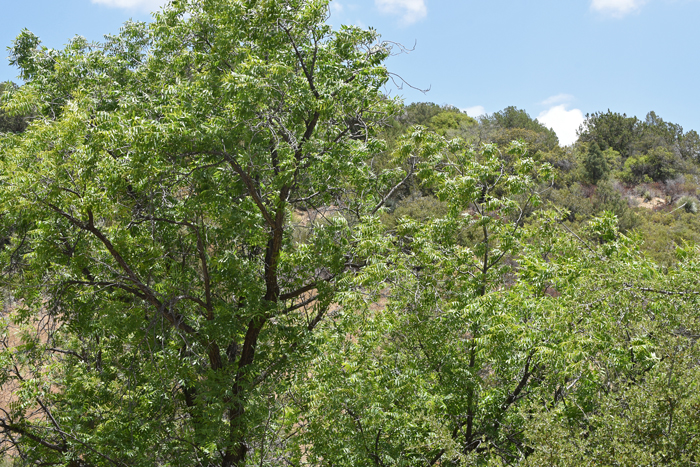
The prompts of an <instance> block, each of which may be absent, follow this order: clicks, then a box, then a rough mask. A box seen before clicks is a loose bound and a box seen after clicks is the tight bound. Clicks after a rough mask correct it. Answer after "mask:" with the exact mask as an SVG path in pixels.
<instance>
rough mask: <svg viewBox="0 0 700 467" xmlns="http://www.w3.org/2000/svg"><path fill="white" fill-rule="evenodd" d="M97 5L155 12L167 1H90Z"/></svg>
mask: <svg viewBox="0 0 700 467" xmlns="http://www.w3.org/2000/svg"><path fill="white" fill-rule="evenodd" d="M90 1H91V2H92V3H97V4H98V5H105V6H108V7H113V8H127V9H131V10H143V11H155V10H157V9H159V8H160V7H162V6H163V5H165V4H166V3H168V0H90Z"/></svg>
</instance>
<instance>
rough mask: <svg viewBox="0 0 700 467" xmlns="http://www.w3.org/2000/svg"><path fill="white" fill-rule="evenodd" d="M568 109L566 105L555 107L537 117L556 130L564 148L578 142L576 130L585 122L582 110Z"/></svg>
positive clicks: (542, 122)
mask: <svg viewBox="0 0 700 467" xmlns="http://www.w3.org/2000/svg"><path fill="white" fill-rule="evenodd" d="M545 102H546V101H545ZM566 107H567V105H566V104H561V105H555V106H554V107H551V108H549V109H548V110H545V111H543V112H542V113H540V114H539V115H538V116H537V120H539V122H540V123H541V124H543V125H544V126H546V127H549V128H551V129H552V130H554V132H555V133H556V134H557V136H558V137H559V144H561V145H562V146H568V145H570V144H572V143H574V142H575V141H576V130H578V127H579V126H581V124H582V123H583V121H584V117H583V112H581V110H579V109H571V110H566Z"/></svg>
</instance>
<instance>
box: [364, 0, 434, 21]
mask: <svg viewBox="0 0 700 467" xmlns="http://www.w3.org/2000/svg"><path fill="white" fill-rule="evenodd" d="M374 4H375V5H376V6H377V8H379V11H381V12H383V13H389V14H392V15H400V16H401V22H402V23H403V24H405V25H409V24H413V23H415V22H416V21H418V20H420V19H423V18H425V17H426V16H427V15H428V7H427V6H425V0H374Z"/></svg>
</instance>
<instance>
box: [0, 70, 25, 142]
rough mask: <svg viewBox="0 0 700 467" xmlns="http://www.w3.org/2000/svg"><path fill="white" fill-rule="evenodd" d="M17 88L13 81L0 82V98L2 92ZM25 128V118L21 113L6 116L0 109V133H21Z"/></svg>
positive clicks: (9, 91)
mask: <svg viewBox="0 0 700 467" xmlns="http://www.w3.org/2000/svg"><path fill="white" fill-rule="evenodd" d="M16 88H17V86H16V85H15V84H14V83H10V82H6V83H0V98H2V95H3V94H4V93H11V92H12V91H14V90H15V89H16ZM25 128H27V119H26V118H25V116H23V115H15V116H8V115H5V113H4V112H2V111H1V110H0V133H21V132H23V131H24V130H25Z"/></svg>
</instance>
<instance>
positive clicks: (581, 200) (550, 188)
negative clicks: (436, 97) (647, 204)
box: [0, 0, 700, 467]
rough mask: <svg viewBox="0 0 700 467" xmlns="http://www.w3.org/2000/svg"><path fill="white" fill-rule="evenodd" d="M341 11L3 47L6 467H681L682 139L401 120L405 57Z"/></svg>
mask: <svg viewBox="0 0 700 467" xmlns="http://www.w3.org/2000/svg"><path fill="white" fill-rule="evenodd" d="M328 13H329V10H328V2H327V1H325V0H269V1H264V2H263V1H259V0H205V1H200V0H178V1H173V2H171V3H169V4H168V5H167V6H166V7H165V8H164V10H163V11H162V12H160V13H157V14H156V15H155V16H154V21H153V22H152V23H151V24H143V23H134V22H129V23H126V24H125V25H124V27H123V28H122V30H121V31H120V33H119V34H117V35H111V36H106V37H105V40H104V41H103V42H101V43H89V42H88V41H86V40H85V39H84V38H81V37H76V38H74V39H73V40H71V42H70V43H69V44H68V45H67V46H66V47H65V48H64V49H62V50H53V49H48V48H45V47H43V46H42V44H41V41H40V40H39V38H38V37H36V36H35V35H34V34H32V33H31V32H29V31H26V30H25V31H22V32H21V33H20V35H19V36H18V38H17V39H16V41H15V42H14V44H13V46H12V47H11V49H10V53H11V57H10V58H11V60H12V62H13V63H14V64H16V65H17V66H18V67H19V68H20V72H21V76H22V78H23V79H24V80H25V83H24V84H23V85H21V86H14V85H5V86H4V91H7V92H5V93H4V97H3V107H2V112H3V113H2V114H0V118H2V119H4V118H7V119H8V120H0V122H2V124H3V125H6V124H5V123H4V122H19V123H21V125H19V126H14V127H13V126H5V127H3V128H9V131H8V130H7V129H3V130H2V131H0V164H1V165H2V169H1V170H0V183H2V190H1V191H0V265H1V267H2V274H1V275H0V278H1V279H0V288H1V290H2V291H3V294H4V302H5V313H4V316H3V321H2V323H3V334H2V339H1V342H2V348H1V349H0V386H1V388H2V390H3V394H7V401H5V402H4V403H0V450H1V451H2V452H3V454H5V455H6V460H7V462H10V463H12V464H13V465H17V466H22V467H24V466H29V465H62V466H67V467H93V466H95V467H97V466H99V467H102V466H144V467H145V466H149V467H150V466H183V467H184V466H202V467H209V466H222V467H233V466H235V467H242V466H252V465H259V466H278V467H282V466H285V467H288V466H319V467H321V466H328V467H330V466H347V467H351V466H352V467H354V466H363V465H370V466H377V467H389V466H393V467H399V466H406V467H408V466H437V465H440V466H449V467H452V466H466V465H478V466H496V465H501V466H503V465H512V466H515V465H522V466H528V465H532V466H540V465H560V466H569V465H581V464H583V463H592V464H596V465H598V464H600V465H621V466H627V465H629V466H632V465H635V466H637V465H662V464H663V465H678V466H685V465H693V464H694V463H697V462H698V461H699V459H698V456H699V454H698V453H700V446H699V445H698V440H700V424H698V420H700V403H699V401H698V394H700V391H698V387H699V385H700V372H699V371H698V369H699V368H700V367H699V366H698V364H697V362H698V358H699V357H700V355H698V346H697V345H696V341H697V338H698V335H700V322H698V316H697V313H696V310H697V307H698V305H699V303H698V300H700V292H699V291H698V290H697V274H698V271H699V270H700V251H699V250H698V248H696V247H695V246H694V245H692V244H690V243H683V240H686V239H688V238H692V237H690V235H691V234H689V233H687V232H693V231H697V229H696V228H695V226H697V225H698V221H697V216H695V214H694V212H693V208H692V207H693V206H695V208H696V207H697V205H696V204H693V203H694V202H695V201H694V200H695V199H696V198H695V197H694V195H693V193H691V192H690V190H691V189H692V186H691V185H692V184H691V182H690V181H688V180H691V176H692V175H694V173H695V172H694V171H696V168H695V167H696V166H695V163H696V162H697V153H698V151H697V147H696V146H697V145H698V144H697V143H698V138H697V133H695V132H692V131H691V132H687V133H684V132H683V129H682V128H680V126H678V125H675V124H672V123H669V122H665V121H663V119H661V118H660V117H658V116H657V115H656V114H654V113H650V114H649V115H648V116H647V118H646V120H644V121H640V120H638V119H636V118H634V117H632V118H628V117H626V116H625V115H620V114H616V113H612V112H610V111H608V112H607V113H596V114H593V115H589V116H587V120H586V123H585V124H584V126H583V127H582V129H581V132H580V140H579V141H578V142H577V143H576V144H575V145H573V146H570V147H568V148H561V147H559V145H558V139H557V138H556V134H555V133H554V132H553V131H552V130H551V129H548V128H545V127H544V126H543V125H542V124H541V123H540V122H538V121H537V120H536V119H532V118H531V117H530V116H529V115H528V114H527V112H525V111H524V110H519V109H517V108H515V107H507V108H506V109H504V110H503V111H500V112H496V113H494V114H492V115H489V116H485V117H482V118H480V119H479V120H475V119H473V118H471V117H469V116H467V115H466V114H465V113H463V112H461V111H459V110H458V109H456V108H454V107H452V106H440V105H436V104H431V103H417V104H410V105H407V106H404V105H403V104H402V103H401V102H400V101H398V100H393V99H390V98H388V97H387V96H386V95H385V93H384V92H383V91H384V85H385V84H386V83H387V80H388V79H389V78H390V73H389V71H388V70H387V68H386V67H385V61H386V59H387V58H388V57H389V55H390V53H391V43H390V42H385V41H383V40H382V39H381V38H380V36H379V35H378V33H377V32H376V31H374V30H371V29H370V30H363V29H361V28H358V27H354V26H343V27H341V28H339V29H337V30H334V29H332V28H331V27H330V26H329V25H328V24H326V20H327V18H328ZM13 119H14V120H13ZM513 140H515V141H513ZM684 177H687V179H686V178H684ZM624 183H627V184H628V185H629V187H627V186H625V185H624ZM638 184H639V185H638ZM637 187H642V188H643V189H645V190H657V191H656V192H658V193H661V190H662V189H663V190H664V191H663V193H664V194H665V195H666V196H668V199H669V200H670V201H669V202H668V203H666V204H667V205H665V206H664V209H665V211H661V210H657V211H652V212H651V214H650V215H649V216H646V217H648V218H649V219H651V220H648V219H646V218H645V219H640V218H641V217H643V216H638V215H637V214H635V213H636V212H639V211H635V210H634V209H641V208H633V207H631V206H630V204H629V203H628V201H627V199H628V198H625V197H624V196H628V191H625V190H634V189H637ZM642 195H643V197H644V198H646V197H647V195H649V196H648V197H649V198H653V195H652V194H650V193H642ZM681 196H683V197H681ZM676 201H677V202H678V203H681V202H682V204H679V205H678V206H676V207H674V206H673V203H675V202H676ZM681 208H684V209H681ZM695 211H697V209H695ZM655 216H661V219H660V220H659V221H658V223H659V224H663V223H664V222H666V223H669V219H672V220H673V222H675V224H673V225H674V226H676V227H677V226H679V225H680V226H684V228H685V229H686V230H685V231H680V232H677V231H674V230H672V229H666V230H664V231H663V232H664V233H663V234H662V235H654V237H653V239H654V241H658V242H662V241H664V242H666V243H664V246H663V247H662V248H663V249H664V250H663V251H664V255H665V256H664V258H667V259H668V258H669V256H672V257H673V258H672V261H671V260H668V261H667V262H665V263H664V262H661V261H658V260H657V258H656V256H655V255H654V254H649V253H647V252H646V250H645V249H644V248H646V247H645V244H644V243H643V241H642V237H643V236H644V235H645V232H655V231H654V230H652V229H651V228H648V224H644V222H652V220H653V221H654V222H657V221H656V220H654V219H655ZM639 225H643V226H645V227H646V228H648V230H647V231H642V233H639V232H637V231H635V230H634V227H635V226H639ZM669 236H673V239H672V241H666V239H668V237H669ZM669 245H672V247H673V250H672V252H670V253H669V252H668V249H669V248H670V247H669ZM660 249H661V248H660ZM660 249H659V251H660Z"/></svg>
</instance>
